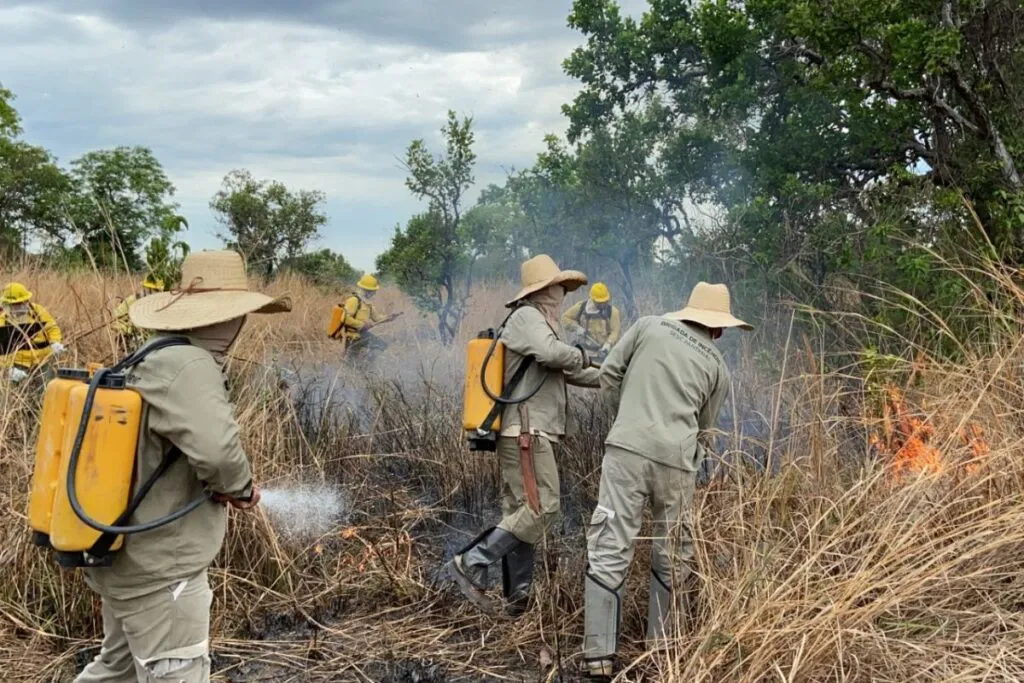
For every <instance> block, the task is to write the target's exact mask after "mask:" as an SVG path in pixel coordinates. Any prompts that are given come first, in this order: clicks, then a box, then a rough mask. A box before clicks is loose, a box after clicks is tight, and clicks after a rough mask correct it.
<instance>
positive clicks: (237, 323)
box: [185, 316, 245, 365]
mask: <svg viewBox="0 0 1024 683" xmlns="http://www.w3.org/2000/svg"><path fill="white" fill-rule="evenodd" d="M243 325H245V317H244V316H243V317H241V318H235V319H233V320H228V321H226V322H222V323H217V324H216V325H208V326H206V327H199V328H196V329H194V330H189V331H187V332H185V336H186V337H188V338H189V339H190V340H191V341H192V343H193V344H195V345H196V346H198V347H199V348H201V349H205V350H206V351H209V352H210V355H212V356H213V357H214V359H215V360H216V361H217V362H218V363H220V364H221V365H223V364H224V361H225V360H226V359H227V354H228V351H229V350H230V349H231V346H232V345H233V344H234V343H235V340H236V339H238V335H239V333H241V331H242V326H243Z"/></svg>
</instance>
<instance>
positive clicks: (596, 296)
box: [590, 282, 612, 304]
mask: <svg viewBox="0 0 1024 683" xmlns="http://www.w3.org/2000/svg"><path fill="white" fill-rule="evenodd" d="M590 299H591V300H592V301H593V302H594V303H595V304H606V303H608V302H609V301H611V300H612V295H611V292H609V291H608V285H606V284H605V283H603V282H595V283H594V286H593V287H591V288H590Z"/></svg>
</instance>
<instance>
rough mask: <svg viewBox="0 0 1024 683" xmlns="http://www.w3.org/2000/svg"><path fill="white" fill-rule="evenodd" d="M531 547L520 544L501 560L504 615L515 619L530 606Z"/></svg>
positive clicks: (532, 561) (531, 577)
mask: <svg viewBox="0 0 1024 683" xmlns="http://www.w3.org/2000/svg"><path fill="white" fill-rule="evenodd" d="M533 563H534V558H533V546H532V545H530V544H529V543H523V542H520V543H519V545H517V546H516V547H515V548H513V549H512V550H511V551H509V553H508V554H507V555H505V557H503V558H501V591H502V595H504V596H505V614H507V615H508V616H510V617H512V618H514V619H517V618H519V617H521V616H522V615H523V613H524V612H526V608H527V606H528V605H529V604H530V590H531V588H532V587H533Z"/></svg>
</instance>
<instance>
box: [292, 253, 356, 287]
mask: <svg viewBox="0 0 1024 683" xmlns="http://www.w3.org/2000/svg"><path fill="white" fill-rule="evenodd" d="M281 267H282V268H283V269H286V270H291V271H294V272H295V273H298V274H300V275H303V276H304V277H306V278H308V279H309V280H310V281H311V282H313V283H314V284H316V285H319V286H322V287H323V286H333V285H337V284H339V283H343V282H345V283H351V282H353V281H355V280H357V279H358V278H359V277H360V276H361V275H362V273H361V272H360V271H358V270H356V269H355V268H353V267H352V265H351V264H350V263H349V262H348V261H347V260H345V257H344V256H342V255H341V254H339V253H337V252H334V251H331V250H330V249H321V250H319V251H311V252H308V253H305V254H299V255H298V256H295V257H292V258H290V259H287V260H285V261H284V262H283V263H282V264H281Z"/></svg>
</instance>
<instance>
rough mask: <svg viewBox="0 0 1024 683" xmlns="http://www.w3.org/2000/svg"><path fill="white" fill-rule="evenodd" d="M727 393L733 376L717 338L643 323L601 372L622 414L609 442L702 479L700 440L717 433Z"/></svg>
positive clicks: (606, 393) (658, 322)
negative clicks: (709, 431)
mask: <svg viewBox="0 0 1024 683" xmlns="http://www.w3.org/2000/svg"><path fill="white" fill-rule="evenodd" d="M728 389H729V371H728V369H727V368H726V367H725V360H724V359H723V358H722V354H721V352H719V350H718V349H717V348H716V347H715V344H714V341H713V340H712V339H711V336H710V335H709V334H708V333H707V332H706V331H704V330H703V329H701V328H700V327H696V326H693V325H688V324H686V323H684V322H678V321H675V320H668V319H665V318H656V317H645V318H641V319H640V320H639V321H637V323H636V325H634V326H633V327H632V328H631V329H630V330H629V331H628V332H626V334H625V336H624V337H623V338H622V341H620V342H619V343H618V344H616V345H615V347H613V348H612V351H611V353H610V354H609V355H608V358H607V359H606V360H605V362H604V364H603V365H602V367H601V390H602V395H603V397H604V398H605V400H606V401H607V402H608V404H609V405H611V406H612V407H613V408H614V409H615V410H616V411H617V414H616V417H615V423H614V424H613V425H612V428H611V431H610V432H609V433H608V438H607V440H606V442H605V443H607V444H608V445H609V446H617V447H618V448H621V449H623V450H626V451H630V452H631V453H636V454H637V455H640V456H643V457H645V458H648V459H650V460H653V461H655V462H659V463H662V464H664V465H668V466H670V467H675V468H678V469H681V470H686V471H688V472H696V471H697V468H698V467H699V466H700V464H701V461H702V460H703V459H704V448H703V445H702V444H700V443H699V441H698V439H697V436H698V433H699V432H700V431H703V430H707V429H711V428H713V427H714V426H715V425H716V424H717V422H718V414H719V412H720V411H721V408H722V405H723V403H724V402H725V397H726V394H727V392H728Z"/></svg>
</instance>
